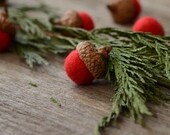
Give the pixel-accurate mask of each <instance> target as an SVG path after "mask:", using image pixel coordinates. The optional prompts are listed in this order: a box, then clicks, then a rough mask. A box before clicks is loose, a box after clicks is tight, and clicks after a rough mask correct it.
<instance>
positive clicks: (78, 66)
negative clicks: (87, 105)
mask: <svg viewBox="0 0 170 135" xmlns="http://www.w3.org/2000/svg"><path fill="white" fill-rule="evenodd" d="M110 51H111V47H104V48H98V49H97V48H96V47H95V46H94V45H93V44H91V43H90V42H88V41H85V42H81V43H79V44H78V45H77V47H76V50H73V51H72V52H71V53H70V54H69V55H68V56H67V58H66V59H65V64H64V68H65V71H66V73H67V75H68V76H69V77H70V79H71V80H72V81H74V82H75V83H76V84H78V85H82V84H89V83H91V82H92V81H93V80H94V79H100V78H103V77H104V75H105V72H106V63H105V58H107V56H108V53H109V52H110Z"/></svg>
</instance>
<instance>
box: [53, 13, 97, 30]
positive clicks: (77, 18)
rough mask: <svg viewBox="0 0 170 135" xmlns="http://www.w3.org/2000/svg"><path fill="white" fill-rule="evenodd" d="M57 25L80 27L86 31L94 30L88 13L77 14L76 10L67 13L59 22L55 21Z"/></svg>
mask: <svg viewBox="0 0 170 135" xmlns="http://www.w3.org/2000/svg"><path fill="white" fill-rule="evenodd" d="M53 23H54V24H56V25H62V26H69V27H78V28H83V29H85V30H92V29H94V22H93V19H92V18H91V16H90V15H89V14H88V13H87V12H77V11H75V10H69V11H67V12H66V13H65V14H64V16H63V17H62V18H61V19H59V20H54V22H53Z"/></svg>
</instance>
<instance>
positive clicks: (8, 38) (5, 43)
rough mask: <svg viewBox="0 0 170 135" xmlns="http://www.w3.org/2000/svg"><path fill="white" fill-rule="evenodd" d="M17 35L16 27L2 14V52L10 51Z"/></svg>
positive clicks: (0, 40) (0, 38) (0, 26)
mask: <svg viewBox="0 0 170 135" xmlns="http://www.w3.org/2000/svg"><path fill="white" fill-rule="evenodd" d="M14 34H15V25H14V24H12V23H11V22H10V21H9V20H8V19H7V16H6V15H5V14H4V13H1V14H0V52H4V51H6V50H7V49H9V47H10V45H11V44H12V40H13V36H14Z"/></svg>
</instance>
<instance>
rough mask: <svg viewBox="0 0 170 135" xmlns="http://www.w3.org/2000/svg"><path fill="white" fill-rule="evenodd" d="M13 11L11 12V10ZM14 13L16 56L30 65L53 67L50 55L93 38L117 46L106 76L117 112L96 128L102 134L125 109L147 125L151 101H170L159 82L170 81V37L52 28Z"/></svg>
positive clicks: (97, 42)
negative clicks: (48, 59)
mask: <svg viewBox="0 0 170 135" xmlns="http://www.w3.org/2000/svg"><path fill="white" fill-rule="evenodd" d="M9 11H10V10H9ZM13 11H14V12H11V11H10V12H9V15H10V20H11V21H12V22H13V23H15V24H16V25H18V27H19V29H18V31H17V33H16V38H15V40H16V44H15V45H14V48H15V50H17V51H16V52H17V53H18V54H19V55H20V56H21V57H22V58H24V59H25V60H26V62H27V64H28V65H29V66H30V67H33V65H34V64H40V65H41V64H47V61H46V60H45V57H46V55H47V54H48V53H54V54H58V53H67V52H70V51H71V50H73V49H74V48H75V47H76V45H77V44H78V43H79V42H80V41H85V40H89V41H90V42H92V43H94V44H95V45H96V46H97V47H102V46H106V45H108V46H112V51H111V53H110V54H109V59H108V61H107V63H108V66H107V74H106V78H107V79H108V80H109V81H110V82H111V83H112V84H113V85H114V86H115V87H114V88H115V95H114V96H113V98H112V111H111V113H110V114H109V115H108V116H106V117H104V118H103V119H102V120H101V122H100V123H99V124H98V125H97V127H96V134H100V131H101V130H103V129H104V128H105V127H106V126H108V125H109V123H110V122H111V120H115V121H116V120H117V118H118V117H120V114H121V113H122V111H123V110H125V111H126V112H127V113H130V115H131V116H132V117H133V118H134V120H135V121H136V122H138V123H140V124H142V123H143V122H142V119H143V116H144V115H152V112H151V111H150V110H149V108H148V106H147V103H148V102H149V101H152V102H154V103H164V102H165V101H166V100H167V99H168V95H165V94H164V93H163V92H162V91H161V90H160V89H158V88H157V87H156V84H157V83H159V84H161V83H162V84H166V85H167V84H169V82H170V38H169V37H159V36H153V35H150V34H149V33H140V32H132V31H123V30H118V29H114V28H100V29H95V30H93V31H86V30H83V29H79V28H70V27H61V26H55V27H54V26H52V25H50V21H49V20H47V23H48V25H45V24H44V23H43V22H42V20H40V19H35V18H31V17H29V16H27V14H26V13H25V12H21V11H20V10H17V9H16V10H14V9H13Z"/></svg>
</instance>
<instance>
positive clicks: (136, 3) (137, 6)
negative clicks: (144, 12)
mask: <svg viewBox="0 0 170 135" xmlns="http://www.w3.org/2000/svg"><path fill="white" fill-rule="evenodd" d="M132 2H133V5H134V7H135V15H134V17H135V18H137V17H138V16H139V14H140V12H141V5H140V3H139V0H132Z"/></svg>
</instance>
